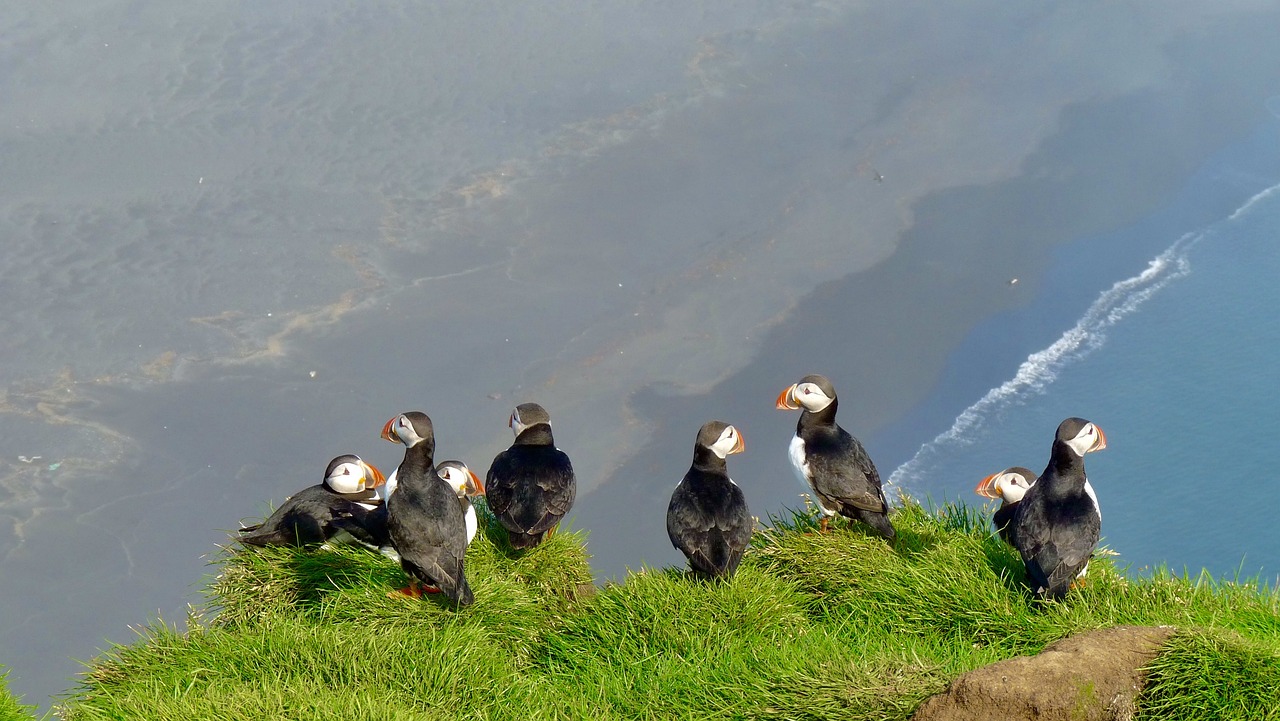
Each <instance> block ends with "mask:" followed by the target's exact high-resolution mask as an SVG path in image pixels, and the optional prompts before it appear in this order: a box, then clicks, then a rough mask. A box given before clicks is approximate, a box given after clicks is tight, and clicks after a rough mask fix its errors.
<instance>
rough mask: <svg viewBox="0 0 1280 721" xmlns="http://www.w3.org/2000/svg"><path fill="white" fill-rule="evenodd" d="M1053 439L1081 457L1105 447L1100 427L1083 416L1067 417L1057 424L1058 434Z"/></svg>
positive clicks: (1105, 441) (1104, 436)
mask: <svg viewBox="0 0 1280 721" xmlns="http://www.w3.org/2000/svg"><path fill="white" fill-rule="evenodd" d="M1054 440H1055V441H1057V442H1060V443H1064V444H1066V446H1067V447H1068V448H1070V449H1071V450H1072V451H1074V452H1075V454H1076V455H1078V456H1081V457H1083V456H1084V454H1086V453H1091V452H1093V451H1100V450H1102V449H1103V448H1106V447H1107V437H1106V435H1105V434H1103V432H1102V429H1101V428H1099V427H1098V426H1095V425H1094V424H1092V423H1090V422H1089V421H1086V420H1085V419H1083V418H1074V417H1073V418H1068V419H1066V420H1065V421H1063V422H1062V423H1060V424H1058V435H1057V436H1055V437H1054Z"/></svg>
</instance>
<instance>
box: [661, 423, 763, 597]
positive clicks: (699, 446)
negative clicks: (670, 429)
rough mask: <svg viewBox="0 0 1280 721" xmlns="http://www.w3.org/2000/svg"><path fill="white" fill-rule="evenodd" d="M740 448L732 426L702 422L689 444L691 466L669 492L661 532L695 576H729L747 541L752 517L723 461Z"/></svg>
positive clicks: (739, 438) (742, 444)
mask: <svg viewBox="0 0 1280 721" xmlns="http://www.w3.org/2000/svg"><path fill="white" fill-rule="evenodd" d="M745 447H746V446H745V443H744V442H743V439H742V434H741V433H739V432H738V429H737V428H734V427H733V426H731V425H729V424H728V423H725V422H724V421H708V422H707V423H704V424H703V426H702V428H701V429H700V430H699V431H698V438H697V440H696V441H695V442H694V444H693V465H691V466H690V467H689V472H688V473H685V474H684V478H683V479H682V480H681V481H680V483H679V484H678V485H677V486H676V488H675V491H673V492H672V494H671V503H670V505H668V506H667V536H668V537H670V538H671V545H673V546H675V547H676V548H678V549H680V552H681V553H683V554H684V555H685V556H686V557H688V559H689V566H690V567H691V568H692V569H693V571H694V572H695V573H697V574H699V575H702V576H706V577H710V578H729V577H732V576H733V574H734V572H735V571H737V570H738V564H739V563H740V562H741V561H742V552H743V551H744V550H746V548H747V544H749V543H751V531H752V527H753V526H754V521H752V519H751V512H750V511H749V510H748V509H747V500H746V497H745V496H743V494H742V489H741V488H739V487H738V484H736V483H734V482H733V480H732V479H731V478H729V472H728V469H727V464H726V463H725V458H726V457H727V456H729V455H731V454H734V453H741V452H742V451H743V449H744V448H745Z"/></svg>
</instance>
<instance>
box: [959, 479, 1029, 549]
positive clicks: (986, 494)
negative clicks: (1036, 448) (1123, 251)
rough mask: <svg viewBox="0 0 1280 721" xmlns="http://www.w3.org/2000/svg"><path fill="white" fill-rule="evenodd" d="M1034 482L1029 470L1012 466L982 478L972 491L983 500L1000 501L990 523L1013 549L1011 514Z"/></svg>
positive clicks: (1015, 510)
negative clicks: (993, 499)
mask: <svg viewBox="0 0 1280 721" xmlns="http://www.w3.org/2000/svg"><path fill="white" fill-rule="evenodd" d="M1035 482H1036V474H1035V472H1033V471H1032V470H1031V469H1029V468H1023V467H1022V466H1013V467H1012V468H1006V469H1004V470H1003V471H1000V472H999V473H993V474H991V475H989V476H987V477H986V478H983V479H982V481H980V482H979V483H978V487H977V488H974V489H973V492H974V493H977V494H978V495H979V496H982V497H983V498H999V499H1000V507H999V508H997V509H996V512H995V515H994V516H992V517H991V522H992V523H993V524H995V527H996V532H997V533H999V534H1000V538H1001V539H1002V540H1003V541H1004V542H1005V543H1007V544H1009V545H1010V546H1013V547H1015V548H1016V547H1017V545H1018V544H1017V543H1014V541H1013V524H1012V523H1011V521H1013V514H1015V513H1017V511H1018V503H1020V502H1021V501H1022V497H1023V496H1024V495H1025V494H1026V492H1027V489H1028V488H1030V487H1031V486H1032V485H1034V484H1035Z"/></svg>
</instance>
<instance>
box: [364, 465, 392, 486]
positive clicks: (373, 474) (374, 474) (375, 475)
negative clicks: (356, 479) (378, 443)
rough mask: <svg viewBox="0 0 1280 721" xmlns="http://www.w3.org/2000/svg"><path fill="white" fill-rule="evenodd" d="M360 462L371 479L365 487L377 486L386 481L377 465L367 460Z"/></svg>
mask: <svg viewBox="0 0 1280 721" xmlns="http://www.w3.org/2000/svg"><path fill="white" fill-rule="evenodd" d="M361 463H364V469H365V472H366V473H368V474H369V479H370V480H371V481H372V482H371V483H369V484H367V485H366V488H377V487H378V486H381V485H382V484H384V483H386V482H387V479H386V477H385V476H383V475H382V471H380V470H378V467H377V466H375V465H373V464H372V463H369V462H367V461H361Z"/></svg>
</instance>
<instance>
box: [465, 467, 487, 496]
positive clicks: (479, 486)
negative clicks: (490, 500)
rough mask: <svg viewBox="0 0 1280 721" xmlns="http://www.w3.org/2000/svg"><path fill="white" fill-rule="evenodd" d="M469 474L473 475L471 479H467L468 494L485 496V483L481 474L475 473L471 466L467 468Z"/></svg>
mask: <svg viewBox="0 0 1280 721" xmlns="http://www.w3.org/2000/svg"><path fill="white" fill-rule="evenodd" d="M467 475H468V476H471V478H470V480H468V481H467V495H468V496H483V495H484V483H481V482H480V476H477V475H476V474H475V473H473V472H472V471H471V469H470V468H468V469H467Z"/></svg>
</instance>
